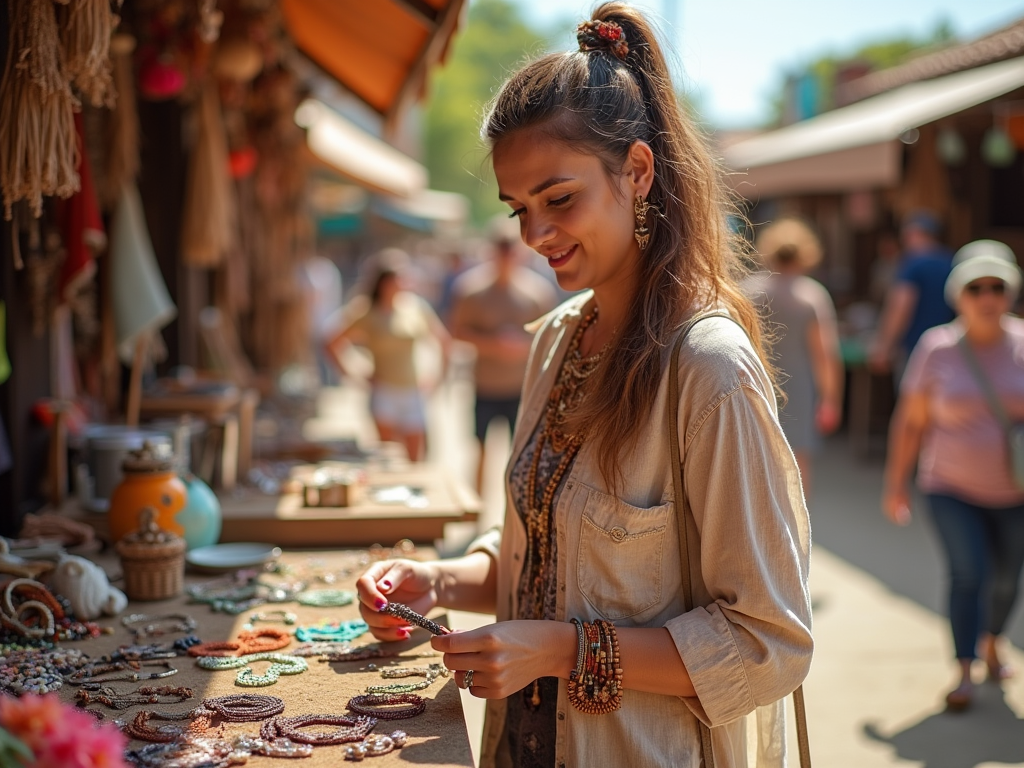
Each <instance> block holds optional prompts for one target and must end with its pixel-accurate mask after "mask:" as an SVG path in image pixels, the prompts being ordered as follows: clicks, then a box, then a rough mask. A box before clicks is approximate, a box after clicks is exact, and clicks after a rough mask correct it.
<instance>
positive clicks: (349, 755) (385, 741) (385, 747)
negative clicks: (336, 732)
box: [345, 731, 409, 762]
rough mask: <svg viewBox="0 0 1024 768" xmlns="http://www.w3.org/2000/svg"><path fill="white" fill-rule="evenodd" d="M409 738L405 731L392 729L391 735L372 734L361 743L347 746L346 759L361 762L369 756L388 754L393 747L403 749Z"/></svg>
mask: <svg viewBox="0 0 1024 768" xmlns="http://www.w3.org/2000/svg"><path fill="white" fill-rule="evenodd" d="M408 740H409V735H408V734H407V733H406V732H405V731H392V732H391V735H390V736H385V735H384V734H377V733H375V734H371V735H370V736H367V737H366V739H365V740H364V741H362V742H360V743H359V744H353V745H351V746H349V747H345V759H346V760H352V761H353V762H359V761H360V760H365V759H366V758H367V757H379V756H380V755H386V754H387V753H388V752H390V751H392V750H393V749H401V748H402V747H404V746H405V743H406V742H407V741H408Z"/></svg>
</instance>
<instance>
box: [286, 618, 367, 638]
mask: <svg viewBox="0 0 1024 768" xmlns="http://www.w3.org/2000/svg"><path fill="white" fill-rule="evenodd" d="M369 631H370V627H369V626H368V625H367V623H366V622H365V621H363V620H362V619H349V620H348V621H333V622H332V621H324V622H321V623H320V624H316V625H314V626H311V627H299V628H298V629H296V630H295V639H296V640H299V641H301V642H304V643H313V642H320V643H343V642H347V641H350V640H355V639H356V638H357V637H359V636H360V635H363V634H365V633H367V632H369Z"/></svg>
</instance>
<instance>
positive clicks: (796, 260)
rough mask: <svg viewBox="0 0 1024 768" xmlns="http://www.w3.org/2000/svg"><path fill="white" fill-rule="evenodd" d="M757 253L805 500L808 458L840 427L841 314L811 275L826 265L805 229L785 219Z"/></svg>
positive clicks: (758, 291) (758, 280) (756, 287)
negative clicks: (823, 437) (763, 272)
mask: <svg viewBox="0 0 1024 768" xmlns="http://www.w3.org/2000/svg"><path fill="white" fill-rule="evenodd" d="M755 248H756V250H757V252H758V254H759V255H760V258H761V260H762V262H763V264H764V265H765V266H766V267H767V268H768V269H769V270H771V273H770V274H768V275H759V276H757V277H755V278H753V279H752V280H751V282H750V288H751V292H752V294H753V295H754V296H755V298H756V299H757V300H759V301H760V302H761V304H762V306H763V308H764V310H765V311H766V313H767V315H768V317H769V319H770V321H771V323H772V324H773V325H774V326H775V342H774V346H773V351H774V353H775V362H776V364H777V365H778V366H779V368H780V370H781V372H782V390H783V392H784V394H785V398H784V402H783V403H782V404H781V407H780V411H779V422H780V423H781V424H782V429H783V431H784V432H785V433H786V439H787V440H789V445H790V447H791V448H792V449H793V453H794V454H795V455H796V460H797V464H798V465H799V467H800V480H801V483H802V484H803V489H804V495H805V496H806V495H809V494H810V486H811V457H812V456H813V454H814V452H815V451H816V450H817V448H818V446H819V444H820V441H821V435H822V434H828V433H830V432H833V431H835V429H836V428H837V427H838V426H839V422H840V419H841V415H842V403H843V363H842V358H841V356H840V353H839V332H838V330H837V328H836V309H835V306H834V305H833V303H832V298H831V297H830V296H829V293H828V291H827V290H826V289H825V286H823V285H822V284H821V283H819V282H818V281H817V280H815V279H813V278H811V277H808V276H807V273H808V272H809V271H811V270H812V269H814V267H816V266H817V265H818V263H819V262H820V261H821V255H822V254H821V242H820V241H819V240H818V237H817V236H816V235H815V234H814V232H812V231H811V228H810V227H808V226H807V225H806V224H805V223H804V222H803V221H800V220H799V219H795V218H785V219H780V220H778V221H776V222H774V223H772V224H769V225H768V226H766V227H765V228H764V229H762V230H761V232H760V234H759V235H758V237H757V241H756V244H755Z"/></svg>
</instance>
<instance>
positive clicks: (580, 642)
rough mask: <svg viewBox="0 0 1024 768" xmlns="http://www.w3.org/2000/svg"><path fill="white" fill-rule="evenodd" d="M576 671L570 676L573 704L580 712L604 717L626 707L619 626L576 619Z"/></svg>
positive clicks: (569, 688)
mask: <svg viewBox="0 0 1024 768" xmlns="http://www.w3.org/2000/svg"><path fill="white" fill-rule="evenodd" d="M572 623H573V624H574V625H575V626H576V668H575V669H574V670H573V671H572V672H571V673H570V675H569V685H568V692H569V701H570V702H571V703H572V705H573V706H574V707H576V709H578V710H579V711H580V712H585V713H587V714H589V715H604V714H607V713H609V712H614V711H615V710H617V709H618V708H619V707H621V706H622V667H621V661H620V659H619V639H618V637H617V635H616V634H615V625H614V624H612V623H610V622H607V621H605V620H604V619H598V620H597V621H595V622H593V623H590V622H586V621H579V620H578V619H573V620H572Z"/></svg>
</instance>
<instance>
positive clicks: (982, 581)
mask: <svg viewBox="0 0 1024 768" xmlns="http://www.w3.org/2000/svg"><path fill="white" fill-rule="evenodd" d="M928 503H929V505H930V507H931V513H932V520H933V521H934V522H935V528H936V529H937V530H938V532H939V538H941V539H942V544H943V546H944V547H945V550H946V559H947V561H948V565H949V620H950V623H951V624H952V628H953V645H954V647H955V648H956V657H957V658H958V659H973V658H976V655H977V654H976V648H975V646H976V644H977V641H978V637H979V635H980V634H981V631H982V628H984V631H985V632H988V633H989V634H992V635H999V634H1002V632H1003V628H1004V627H1005V626H1006V621H1007V619H1008V618H1009V616H1010V612H1011V611H1012V610H1013V605H1014V603H1015V602H1016V601H1017V591H1018V583H1019V581H1020V573H1021V568H1022V567H1024V504H1021V505H1018V506H1015V507H1003V508H999V509H993V508H991V507H979V506H977V505H976V504H971V503H969V502H966V501H963V500H962V499H957V498H954V497H953V496H944V495H939V494H929V495H928Z"/></svg>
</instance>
